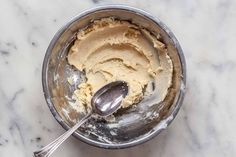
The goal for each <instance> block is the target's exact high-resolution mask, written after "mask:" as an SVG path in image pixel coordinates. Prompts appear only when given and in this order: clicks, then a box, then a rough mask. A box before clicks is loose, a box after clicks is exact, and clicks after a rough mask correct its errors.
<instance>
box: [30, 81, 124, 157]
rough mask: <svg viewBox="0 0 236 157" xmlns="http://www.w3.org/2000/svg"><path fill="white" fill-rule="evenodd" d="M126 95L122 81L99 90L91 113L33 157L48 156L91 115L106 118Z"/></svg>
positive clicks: (36, 152) (94, 98)
mask: <svg viewBox="0 0 236 157" xmlns="http://www.w3.org/2000/svg"><path fill="white" fill-rule="evenodd" d="M127 93H128V85H127V83H126V82H123V81H115V82H111V83H109V84H107V85H105V86H103V87H102V88H100V89H99V90H98V91H97V92H96V93H95V94H94V95H93V97H92V100H91V104H92V112H91V113H89V114H87V115H86V116H85V117H84V118H82V119H81V120H80V121H79V122H78V123H77V124H75V125H74V126H73V127H72V128H70V129H69V130H68V131H66V132H65V133H64V134H62V135H61V136H60V137H58V138H57V139H56V140H54V141H53V142H51V143H50V144H48V145H46V146H45V147H43V148H42V149H41V150H39V151H35V152H34V157H48V156H50V155H51V154H52V153H53V152H54V151H55V150H56V149H57V148H58V147H59V146H60V145H61V144H62V143H63V142H64V141H65V140H66V139H67V138H68V137H70V135H71V134H73V133H74V132H75V131H76V130H77V129H78V128H79V127H80V126H81V125H82V124H83V123H84V122H86V121H87V120H88V119H89V118H90V117H91V116H92V115H93V114H98V115H99V116H102V117H106V116H109V115H111V114H112V113H114V112H115V111H116V110H118V108H119V107H120V105H121V101H122V100H123V98H124V97H125V96H126V95H127Z"/></svg>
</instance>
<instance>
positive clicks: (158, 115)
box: [42, 5, 186, 148]
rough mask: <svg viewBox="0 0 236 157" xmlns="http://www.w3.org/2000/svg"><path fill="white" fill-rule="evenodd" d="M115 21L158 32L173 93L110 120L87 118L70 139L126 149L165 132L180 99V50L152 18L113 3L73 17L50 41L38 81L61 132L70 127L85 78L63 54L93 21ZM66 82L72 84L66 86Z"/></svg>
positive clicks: (183, 74) (147, 100) (148, 100)
mask: <svg viewBox="0 0 236 157" xmlns="http://www.w3.org/2000/svg"><path fill="white" fill-rule="evenodd" d="M103 17H115V18H118V19H121V20H128V21H130V22H132V23H134V24H136V25H139V26H141V27H144V28H146V29H148V30H149V31H150V32H152V33H153V34H160V35H161V36H162V40H163V41H162V42H164V43H165V44H166V46H167V49H168V52H169V55H170V57H171V59H172V60H173V63H174V73H173V80H174V81H175V82H174V83H173V85H172V87H171V88H170V90H169V92H176V94H175V95H174V96H173V97H171V98H169V99H168V100H165V101H166V102H167V103H166V104H163V103H157V102H158V96H157V95H154V96H152V97H147V98H145V99H144V100H143V101H142V102H140V103H139V104H138V105H137V106H135V107H130V108H128V109H126V110H122V109H121V110H119V111H118V112H117V113H115V117H116V118H115V119H114V120H113V121H108V122H105V121H104V120H102V119H91V120H90V121H89V122H88V123H86V124H85V125H84V127H81V128H80V129H78V130H77V131H76V132H75V133H74V136H75V137H77V138H79V139H80V140H82V141H84V142H86V143H88V144H91V145H93V146H97V147H102V148H127V147H131V146H134V145H137V144H140V143H143V142H145V141H147V140H150V139H151V138H152V137H154V136H156V135H157V134H159V133H160V131H161V130H163V129H165V128H166V127H167V126H168V125H169V124H170V123H171V122H172V120H173V119H174V117H175V116H176V114H177V112H178V110H179V108H180V106H181V104H182V101H183V97H184V92H185V84H186V65H185V59H184V55H183V53H182V49H181V47H180V45H179V43H178V41H177V39H176V38H175V36H174V35H173V33H172V32H171V31H170V30H169V29H168V28H167V27H166V26H165V25H164V24H163V23H162V22H161V21H160V20H159V19H157V18H154V17H152V16H151V15H150V14H148V13H146V12H144V11H142V10H140V9H136V8H133V7H128V6H121V5H112V6H102V7H97V8H93V9H90V10H88V11H85V12H83V13H82V14H80V15H78V16H76V17H74V18H73V19H72V20H71V21H69V22H68V23H67V24H66V25H65V26H64V27H62V28H61V29H60V30H59V31H58V32H57V33H56V35H55V36H54V38H53V39H52V41H51V43H50V45H49V47H48V49H47V52H46V55H45V59H44V63H43V71H42V82H43V90H44V94H45V98H46V101H47V104H48V106H49V108H50V110H51V112H52V114H53V115H54V117H55V118H56V120H57V121H58V122H59V123H60V124H61V125H62V126H63V127H64V128H65V129H68V128H70V127H71V126H72V125H73V124H75V123H76V121H78V120H79V119H81V118H82V117H83V116H84V115H82V114H79V113H78V109H77V108H75V107H74V106H75V105H74V103H78V102H76V100H75V99H74V98H73V92H74V90H75V89H76V88H77V85H78V84H80V83H81V82H83V81H84V80H85V77H84V75H83V72H80V71H77V70H76V69H74V68H73V67H71V66H70V65H68V63H67V57H66V56H67V53H68V49H69V48H70V46H71V45H72V44H73V41H74V40H75V36H76V32H77V31H78V30H79V29H81V28H83V27H85V26H87V25H88V24H89V23H90V22H91V21H92V20H94V19H100V18H103ZM68 79H69V80H71V81H70V82H71V83H68Z"/></svg>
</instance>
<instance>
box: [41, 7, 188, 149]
mask: <svg viewBox="0 0 236 157" xmlns="http://www.w3.org/2000/svg"><path fill="white" fill-rule="evenodd" d="M107 9H119V10H127V11H131V12H135V13H138V14H141V15H142V16H145V17H147V18H148V19H150V20H152V21H153V22H154V23H156V24H157V25H159V27H160V28H161V29H163V30H164V31H165V32H166V33H167V35H168V36H169V38H170V40H172V41H173V43H174V45H175V47H176V49H177V52H178V55H179V59H180V62H181V66H182V67H181V69H182V83H181V87H180V93H179V97H178V98H177V101H176V106H175V108H174V109H173V111H172V113H171V115H170V116H168V117H166V119H163V120H161V122H160V123H159V124H158V125H157V126H156V127H155V128H154V131H152V132H151V133H149V134H148V135H147V136H143V137H142V138H139V139H137V140H135V141H131V142H127V143H121V144H110V143H100V142H97V141H93V140H91V139H89V138H87V137H84V136H82V135H80V134H79V133H77V132H75V133H74V134H73V135H74V136H75V137H76V138H78V139H80V140H82V141H83V142H85V143H88V144H90V145H93V146H97V147H101V148H109V149H119V148H128V147H132V146H135V145H138V144H141V143H144V142H146V141H148V140H150V139H152V138H153V137H155V136H156V135H158V134H159V133H160V132H161V131H162V130H164V129H165V128H166V127H167V126H168V125H169V124H170V123H171V122H172V121H173V119H174V118H175V116H176V115H177V113H178V111H179V109H180V107H181V105H182V102H183V98H184V94H185V86H186V63H185V58H184V55H183V51H182V49H181V47H180V44H179V42H178V40H177V39H176V37H175V36H174V34H173V33H172V32H171V31H170V29H169V28H167V26H166V25H165V24H163V23H162V22H161V21H160V20H159V19H158V18H156V17H153V16H152V15H150V14H149V13H147V12H146V11H143V10H141V9H137V8H134V7H130V6H126V5H105V6H99V7H95V8H92V9H89V10H86V11H84V12H82V13H81V14H79V15H77V16H75V17H74V18H73V19H72V20H70V21H69V22H68V23H67V24H66V25H64V26H63V27H62V28H61V29H60V30H59V31H57V33H56V34H55V35H54V37H53V39H52V40H51V42H50V44H49V46H48V49H47V51H46V54H45V57H44V61H43V68H42V85H43V91H44V96H45V99H46V101H47V104H48V107H49V109H50V111H51V113H52V114H53V116H54V117H55V119H56V120H57V121H58V123H59V124H60V125H61V126H62V127H63V128H64V129H66V130H68V129H69V128H70V127H69V126H68V125H67V124H66V123H65V122H64V121H63V119H62V118H61V117H60V116H59V114H58V113H57V111H56V109H55V107H54V105H53V103H52V101H51V99H50V94H49V90H48V84H47V63H48V59H49V56H50V54H51V51H52V48H53V47H54V45H55V44H56V42H57V40H58V39H59V37H60V36H61V35H62V33H63V32H64V31H65V30H66V29H67V28H68V26H70V25H71V24H72V23H73V22H75V21H77V20H79V19H81V18H82V17H84V16H86V15H88V14H90V13H93V12H95V11H100V10H107ZM162 123H163V124H165V125H164V126H165V127H163V124H162Z"/></svg>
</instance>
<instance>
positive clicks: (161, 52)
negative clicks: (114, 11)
mask: <svg viewBox="0 0 236 157" xmlns="http://www.w3.org/2000/svg"><path fill="white" fill-rule="evenodd" d="M68 62H69V64H71V65H73V66H75V67H76V68H77V69H78V70H81V71H85V75H86V78H87V80H86V82H84V83H81V84H80V85H79V87H78V90H76V91H75V93H74V94H75V96H76V97H77V98H78V100H79V102H80V104H81V105H84V106H87V107H88V108H90V109H91V104H90V101H91V97H92V95H93V94H94V93H95V92H96V91H97V90H98V89H99V88H101V87H102V86H104V85H105V84H107V83H109V82H112V81H116V80H122V81H126V82H127V83H128V85H129V92H128V95H127V96H126V97H125V99H124V100H123V102H122V107H123V108H126V107H128V106H130V105H132V104H137V103H139V102H140V101H141V100H142V99H143V97H144V90H145V89H149V88H146V86H147V85H148V84H149V83H150V82H157V84H158V85H159V86H160V87H159V89H160V91H161V92H160V93H159V94H160V95H161V97H162V99H164V98H165V96H166V95H167V93H168V88H169V87H170V86H171V84H172V73H173V65H172V61H171V59H170V57H169V56H168V52H167V49H166V48H165V45H164V44H163V43H162V42H161V41H159V37H158V36H154V35H152V34H151V33H150V32H149V31H147V30H146V29H143V28H140V27H138V26H136V25H134V24H132V23H130V22H127V21H120V20H115V19H113V18H103V19H100V20H95V21H94V22H93V23H92V24H91V25H89V26H88V27H86V28H84V29H82V30H80V31H79V32H78V34H77V39H76V41H75V43H74V45H73V46H72V47H71V49H70V51H69V54H68ZM158 81H159V82H158Z"/></svg>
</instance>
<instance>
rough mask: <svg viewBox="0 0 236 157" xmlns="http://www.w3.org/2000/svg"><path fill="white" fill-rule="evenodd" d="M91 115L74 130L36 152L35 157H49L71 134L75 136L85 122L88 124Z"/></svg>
mask: <svg viewBox="0 0 236 157" xmlns="http://www.w3.org/2000/svg"><path fill="white" fill-rule="evenodd" d="M91 115H92V114H91V113H90V114H87V115H86V116H85V117H83V118H82V119H81V120H80V121H79V122H78V123H77V124H75V125H74V126H73V127H72V128H70V129H69V130H68V131H66V132H65V133H64V134H62V135H61V136H60V137H58V138H57V139H56V140H54V141H53V142H51V143H50V144H48V145H46V146H45V147H43V148H42V149H40V150H39V151H35V152H34V157H49V156H50V155H51V154H52V153H53V152H54V151H55V150H56V149H57V148H58V147H59V146H60V145H61V144H62V143H63V142H64V141H65V140H66V139H67V138H68V137H70V135H71V134H73V132H75V131H76V130H77V129H78V128H79V127H80V126H81V125H82V124H83V123H84V122H86V121H87V120H88V119H89V118H90V117H91Z"/></svg>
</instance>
